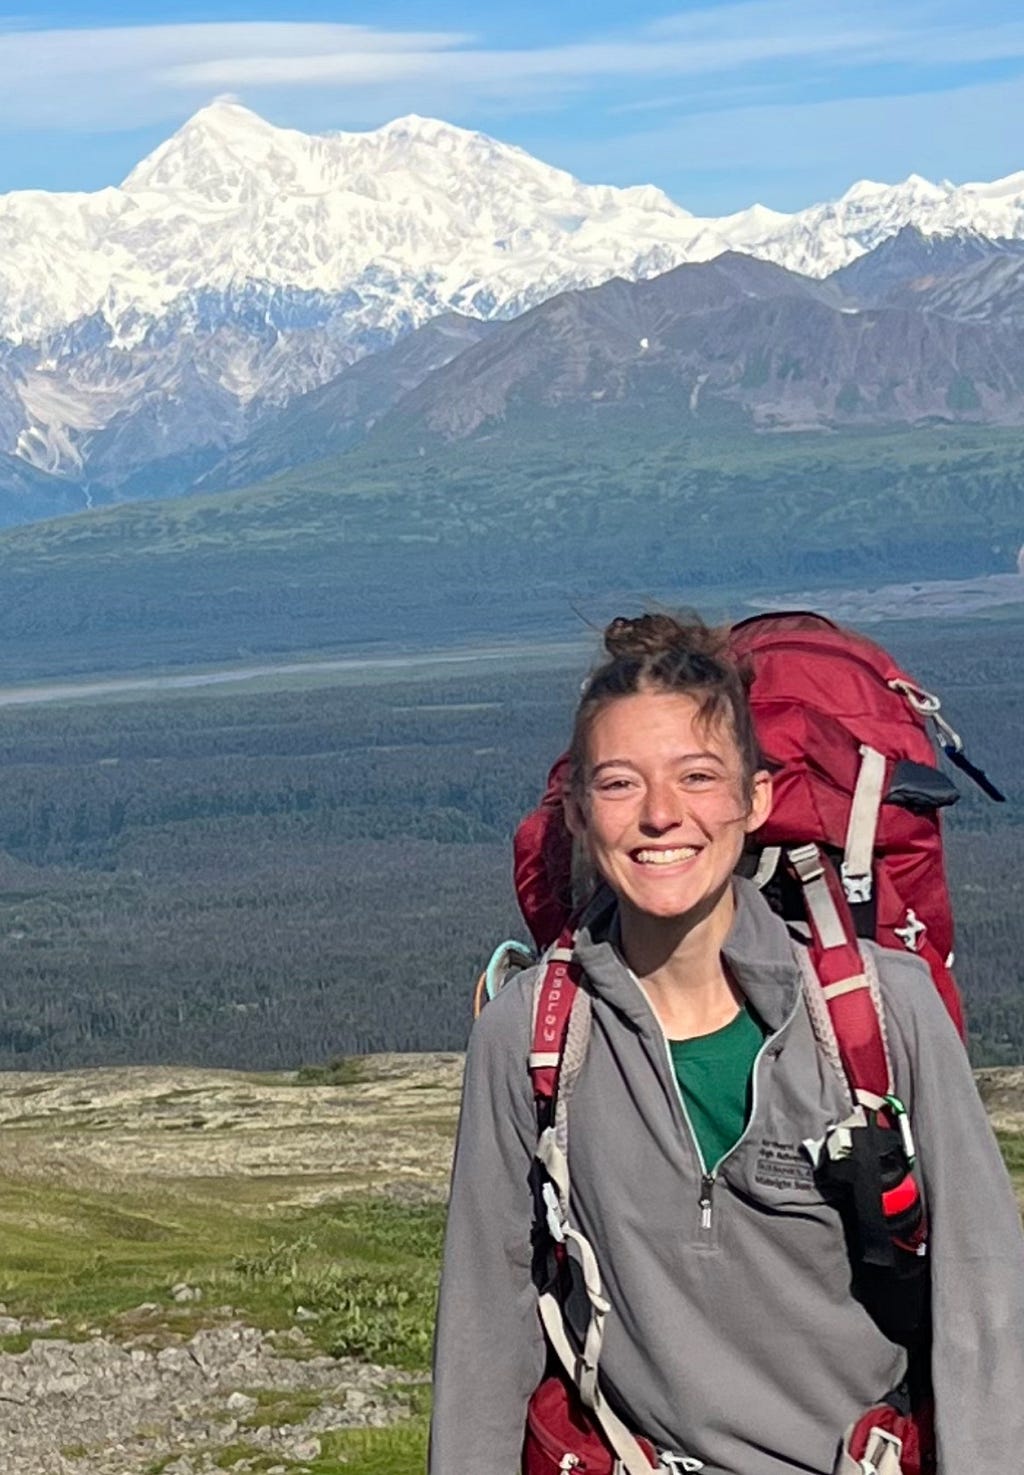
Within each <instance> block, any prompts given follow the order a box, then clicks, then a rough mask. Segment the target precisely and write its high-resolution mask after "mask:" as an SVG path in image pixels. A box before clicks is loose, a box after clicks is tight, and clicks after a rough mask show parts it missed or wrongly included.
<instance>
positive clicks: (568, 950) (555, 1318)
mask: <svg viewBox="0 0 1024 1475" xmlns="http://www.w3.org/2000/svg"><path fill="white" fill-rule="evenodd" d="M541 962H542V965H543V966H542V969H541V972H540V975H539V977H538V979H537V984H536V987H535V990H534V1008H533V1039H532V1048H531V1050H530V1058H529V1070H530V1077H531V1080H532V1082H533V1095H534V1101H535V1103H536V1107H537V1149H536V1161H537V1164H538V1167H539V1170H540V1200H541V1205H542V1208H543V1218H544V1227H545V1228H546V1230H547V1234H548V1237H549V1239H550V1242H551V1245H552V1247H553V1249H554V1253H555V1258H556V1261H558V1262H560V1263H563V1264H564V1263H565V1259H566V1257H567V1256H568V1253H569V1249H570V1246H571V1247H572V1251H573V1254H574V1257H575V1259H576V1261H577V1263H578V1265H579V1268H580V1272H581V1274H582V1280H583V1289H584V1291H585V1293H586V1299H587V1302H589V1308H590V1314H589V1319H588V1322H587V1327H586V1331H585V1332H584V1334H583V1337H582V1340H581V1342H580V1344H579V1345H576V1344H575V1342H574V1340H573V1338H571V1337H570V1335H569V1330H568V1327H567V1325H566V1317H565V1306H564V1304H563V1299H562V1297H561V1295H560V1294H559V1290H558V1286H559V1277H558V1275H557V1274H556V1275H555V1277H553V1279H552V1281H551V1283H550V1284H549V1285H548V1286H546V1287H545V1288H544V1289H543V1290H541V1291H540V1292H539V1294H538V1309H539V1311H540V1318H541V1322H542V1324H543V1327H544V1332H545V1335H546V1337H547V1340H548V1344H549V1346H550V1347H551V1349H552V1351H553V1352H554V1353H555V1355H556V1356H557V1358H558V1360H559V1362H560V1363H561V1364H562V1367H563V1369H564V1370H565V1373H566V1375H567V1376H568V1378H569V1379H570V1381H571V1382H572V1384H573V1386H574V1387H575V1388H576V1390H577V1392H578V1393H579V1395H580V1398H581V1400H582V1402H583V1403H584V1405H585V1406H586V1407H587V1408H588V1409H589V1410H590V1411H591V1413H592V1414H593V1416H594V1419H595V1420H596V1422H597V1424H598V1426H599V1427H600V1430H601V1432H602V1434H603V1435H604V1438H605V1440H606V1441H607V1443H608V1446H609V1447H610V1449H611V1450H612V1452H613V1453H614V1455H615V1457H616V1467H615V1468H616V1470H617V1471H622V1472H624V1475H651V1469H652V1460H650V1459H649V1458H648V1457H647V1455H646V1453H645V1451H644V1449H643V1447H642V1446H641V1444H640V1443H639V1442H638V1440H637V1439H636V1436H635V1435H634V1434H633V1433H632V1432H631V1431H630V1430H629V1429H628V1428H627V1426H626V1425H625V1424H624V1423H623V1422H622V1420H621V1419H620V1418H619V1416H618V1415H617V1414H616V1413H615V1411H614V1409H612V1408H611V1407H610V1406H609V1405H608V1403H607V1401H606V1399H605V1397H604V1394H603V1392H602V1390H601V1386H600V1383H599V1381H598V1364H599V1361H600V1356H601V1345H602V1342H603V1340H604V1323H605V1318H606V1316H607V1315H608V1312H609V1310H610V1309H611V1308H610V1303H609V1301H608V1299H607V1297H606V1296H605V1294H604V1290H603V1287H602V1283H601V1272H600V1268H599V1266H598V1263H597V1256H596V1255H595V1253H594V1248H593V1246H592V1245H591V1243H590V1241H589V1240H588V1239H587V1238H586V1236H585V1235H583V1234H581V1233H580V1231H579V1230H577V1229H574V1228H573V1227H572V1226H571V1225H570V1223H569V1198H570V1181H569V1131H568V1106H569V1100H570V1098H571V1096H572V1091H573V1087H574V1085H575V1083H576V1079H577V1077H578V1075H579V1072H580V1068H581V1066H582V1065H583V1061H584V1059H585V1057H586V1053H587V1045H588V1044H589V1041H590V1027H591V1008H590V995H589V993H588V992H587V991H586V989H584V988H581V987H580V982H581V977H582V973H581V969H580V966H579V964H578V963H577V962H576V961H575V958H574V955H573V935H572V931H571V929H569V928H566V930H565V931H564V932H563V933H562V935H561V936H560V937H559V938H558V941H557V942H556V944H555V946H554V947H552V948H550V949H549V950H548V951H547V953H545V955H544V957H543V958H542V960H541Z"/></svg>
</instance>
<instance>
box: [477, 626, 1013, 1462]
mask: <svg viewBox="0 0 1024 1475" xmlns="http://www.w3.org/2000/svg"><path fill="white" fill-rule="evenodd" d="M729 647H730V653H731V654H732V656H733V657H734V659H736V660H737V661H740V662H742V663H743V664H744V665H746V666H747V668H748V669H749V670H750V671H751V674H752V685H751V689H750V701H751V707H752V711H753V715H754V721H755V726H756V729H757V735H758V740H759V743H760V746H761V750H762V752H763V754H764V758H765V761H766V763H767V765H768V767H769V768H770V769H772V771H773V778H774V802H773V807H772V812H771V814H770V815H769V817H768V819H767V820H766V822H765V824H764V825H763V826H762V827H761V828H760V829H759V830H758V831H757V832H756V833H755V834H754V835H753V836H752V837H751V846H750V854H749V855H748V857H747V859H748V861H749V867H748V868H749V870H750V872H751V874H752V875H753V877H754V879H755V881H756V882H757V884H758V885H760V886H761V887H762V889H763V890H764V891H765V893H766V895H767V896H768V898H769V900H770V902H771V903H772V905H773V906H774V907H775V909H776V910H778V911H779V912H780V913H781V914H782V915H783V916H784V917H786V918H787V920H789V921H791V922H793V923H794V924H796V925H801V924H802V925H803V927H804V929H805V931H806V932H807V933H808V934H809V940H808V944H807V949H806V959H807V962H808V964H809V967H810V970H811V976H812V982H813V984H814V985H815V986H814V987H813V995H814V996H817V995H819V989H818V987H817V985H819V984H820V998H821V1000H822V1002H821V1003H815V1009H814V1010H812V1012H816V1013H817V1014H818V1016H819V1019H818V1023H819V1024H821V1025H822V1027H823V1028H824V1029H825V1030H826V1031H827V1032H828V1035H829V1037H830V1038H831V1040H832V1042H833V1044H834V1046H836V1047H837V1048H838V1055H839V1057H840V1059H841V1061H842V1068H843V1071H844V1073H845V1076H846V1079H847V1083H848V1085H849V1088H850V1092H851V1096H852V1097H853V1099H854V1100H855V1101H856V1102H857V1104H858V1108H859V1110H860V1112H861V1115H862V1117H863V1123H862V1125H864V1126H866V1127H867V1128H868V1130H867V1131H862V1132H854V1133H852V1134H851V1133H850V1132H847V1133H846V1143H845V1146H843V1147H842V1149H838V1150H837V1151H836V1153H835V1157H836V1161H835V1162H834V1163H833V1164H826V1167H828V1168H829V1170H830V1171H832V1173H833V1176H834V1177H835V1178H836V1180H837V1181H839V1182H842V1183H845V1185H846V1186H847V1187H848V1188H849V1189H850V1191H851V1193H852V1194H853V1197H854V1199H855V1201H856V1203H857V1205H858V1209H857V1217H858V1229H859V1248H858V1250H857V1255H856V1258H857V1260H858V1261H859V1273H860V1274H861V1276H862V1278H866V1280H867V1286H866V1294H865V1300H866V1304H871V1305H872V1309H873V1312H874V1314H876V1319H877V1320H878V1321H879V1323H880V1324H881V1325H883V1327H884V1329H885V1330H886V1331H887V1332H888V1334H889V1335H890V1336H892V1337H893V1338H894V1340H900V1341H903V1342H905V1343H906V1344H907V1345H908V1346H910V1347H913V1346H914V1344H915V1342H916V1341H918V1340H919V1338H920V1337H921V1336H923V1335H925V1334H926V1332H925V1329H926V1327H927V1286H928V1275H927V1261H926V1258H925V1256H926V1248H927V1226H926V1224H925V1222H924V1214H923V1207H922V1203H921V1198H920V1194H919V1191H918V1187H917V1183H916V1179H915V1176H914V1161H915V1154H914V1144H913V1137H912V1134H911V1131H910V1124H909V1120H908V1118H907V1115H906V1112H905V1110H904V1108H903V1106H902V1103H901V1102H900V1101H899V1100H898V1098H897V1097H896V1095H895V1091H894V1082H893V1075H892V1068H891V1063H890V1060H889V1055H888V1049H887V1046H886V1043H885V1033H884V1028H883V1023H882V1019H881V1014H880V999H879V995H878V991H877V986H876V981H873V979H872V968H871V966H870V960H869V959H866V958H865V956H864V955H863V954H862V950H861V948H860V946H859V941H858V939H859V938H871V939H873V940H875V941H876V942H877V943H879V944H881V945H882V946H883V947H889V948H895V949H906V950H908V951H910V952H912V953H915V954H917V956H919V957H920V958H922V960H923V961H925V962H926V963H927V964H928V967H929V969H930V971H931V975H932V978H933V980H934V982H935V986H936V988H937V989H938V991H939V993H940V995H941V997H942V999H943V1002H944V1003H945V1005H946V1008H947V1009H948V1011H949V1013H950V1015H951V1016H952V1018H953V1020H954V1022H955V1023H956V1025H957V1028H958V1029H959V1030H960V1032H961V1034H963V1013H962V1009H961V1003H960V996H959V993H958V991H957V988H956V984H955V982H954V980H953V976H952V973H951V971H950V970H951V967H952V962H953V951H952V950H953V925H952V913H951V907H950V901H949V892H948V887H947V884H946V877H945V870H944V866H943V859H942V839H941V822H940V811H941V809H942V808H943V807H945V806H946V805H949V804H952V803H954V802H955V801H956V799H957V798H958V797H959V795H958V792H957V790H956V788H955V786H954V785H953V784H952V783H951V782H950V780H949V779H948V778H947V777H946V776H945V775H944V774H943V772H942V771H941V770H940V769H939V767H938V764H937V761H936V754H935V746H934V742H933V738H932V734H931V732H930V730H929V728H930V726H931V727H933V728H934V731H935V735H936V737H937V738H938V740H939V742H940V743H941V745H942V748H943V750H944V751H945V753H946V755H947V757H948V758H949V759H950V760H951V762H953V763H954V764H955V765H956V766H957V767H958V768H960V769H961V770H962V771H964V772H965V773H967V774H968V775H969V776H970V777H971V778H972V779H974V781H975V782H976V783H978V784H979V786H980V787H981V788H982V789H983V790H984V791H985V792H986V793H988V794H989V796H990V797H991V798H993V799H996V800H1002V798H1003V796H1002V795H1001V794H1000V793H999V791H998V790H997V789H995V788H994V786H993V785H992V784H991V783H990V782H989V780H988V779H987V778H986V776H985V775H984V773H983V772H982V771H981V770H980V769H978V768H976V767H975V766H974V765H973V764H971V763H970V762H969V760H968V759H967V758H966V755H965V754H964V751H963V744H962V742H961V741H960V738H959V737H958V735H957V734H956V733H955V732H954V731H953V729H952V728H951V727H950V726H949V725H948V723H946V722H945V720H944V719H943V718H942V716H941V715H940V705H939V701H938V699H937V698H936V697H935V696H933V695H932V694H931V693H930V692H927V691H925V690H924V689H923V688H922V687H921V686H920V685H918V683H917V682H915V681H914V680H913V679H912V678H911V677H910V676H908V675H907V674H906V673H905V672H904V671H903V670H902V669H901V668H900V667H899V666H898V665H897V664H896V663H895V661H894V660H893V659H892V657H891V656H889V655H888V654H887V653H886V652H885V651H884V650H882V649H881V647H879V646H877V645H875V644H874V643H873V642H872V641H870V640H868V639H866V638H865V637H864V636H861V635H859V634H856V633H854V632H852V631H849V630H844V629H842V628H840V627H839V626H837V625H834V624H832V623H831V622H830V621H829V620H826V619H823V618H822V617H820V616H818V615H813V614H806V613H787V614H769V615H761V616H756V617H754V618H753V619H749V620H745V621H743V622H742V623H741V624H738V625H736V626H734V628H733V630H732V632H731V635H730V640H729ZM567 777H568V757H567V756H566V755H563V756H562V757H561V758H560V759H559V760H558V761H557V762H556V764H555V765H554V767H553V768H552V770H551V773H550V775H549V778H548V785H547V790H546V792H545V794H544V796H543V798H542V800H541V802H540V805H539V806H538V808H537V809H536V810H534V812H533V813H532V814H530V815H529V816H527V818H526V819H524V820H523V822H522V823H521V825H520V826H519V828H518V830H517V832H516V836H515V845H514V854H515V864H514V870H515V884H516V892H517V895H518V898H519V903H520V907H521V910H522V912H523V916H524V918H525V919H526V922H527V924H528V926H529V928H530V931H531V933H532V934H533V937H534V940H535V942H536V943H537V945H538V946H539V947H540V948H541V949H547V950H548V952H547V954H546V957H547V966H546V968H545V971H544V973H543V974H542V975H541V979H540V982H539V985H538V993H537V1006H536V1011H535V1033H534V1040H533V1050H532V1052H531V1057H530V1070H531V1076H532V1079H533V1087H534V1096H535V1099H536V1103H537V1113H538V1127H539V1132H540V1136H541V1139H542V1141H543V1138H544V1132H545V1128H546V1127H548V1126H549V1125H550V1123H551V1121H552V1120H553V1117H554V1114H555V1110H556V1104H557V1102H558V1099H559V1093H560V1091H561V1090H562V1088H563V1084H564V1083H563V1080H562V1064H563V1055H564V1051H565V1042H566V1034H567V1031H568V1029H569V1025H570V1020H571V1016H572V1012H573V1008H574V1003H575V999H576V995H577V986H576V979H575V978H574V977H573V973H574V965H573V963H572V961H571V950H572V933H573V928H572V916H573V911H574V898H573V895H572V840H571V837H570V835H569V833H568V831H567V829H566V827H565V823H564V819H563V814H562V795H563V792H564V788H565V783H566V779H567ZM523 961H524V958H523V956H522V950H520V953H519V954H518V955H516V954H511V955H510V953H509V952H508V945H506V947H505V949H499V950H498V953H497V954H496V955H495V958H494V959H492V963H491V966H490V968H489V969H488V972H487V973H486V974H485V975H484V976H483V977H482V979H481V982H480V985H479V986H478V1001H479V1002H481V1003H482V1001H483V999H484V998H485V996H489V995H490V994H491V993H492V992H493V990H494V988H495V987H497V986H500V982H501V973H502V970H503V967H504V966H506V965H507V964H508V962H511V963H512V965H513V966H521V965H522V962H523ZM812 1002H814V1000H812ZM822 1021H823V1023H822ZM851 1136H852V1139H853V1142H852V1146H851V1143H850V1140H849V1139H850V1138H851ZM566 1171H567V1170H566ZM865 1184H867V1191H865ZM563 1197H567V1195H562V1194H560V1193H558V1194H556V1195H555V1198H556V1199H558V1198H563ZM865 1206H866V1207H865ZM550 1207H551V1204H550V1203H549V1204H548V1208H549V1209H550ZM563 1209H564V1210H567V1204H563ZM562 1217H563V1221H565V1220H566V1214H565V1213H563V1216H562ZM551 1222H552V1221H551V1220H550V1217H549V1223H551ZM556 1237H557V1236H556ZM855 1268H857V1267H855ZM875 1308H877V1310H876V1309H875ZM919 1360H923V1359H919ZM563 1361H564V1359H563ZM550 1391H551V1390H550V1386H549V1387H548V1395H549V1396H550ZM568 1402H569V1407H570V1409H571V1408H572V1407H573V1400H572V1394H571V1391H570V1393H569V1395H568ZM895 1402H896V1403H898V1399H897V1400H895ZM572 1417H573V1419H574V1420H575V1422H576V1423H578V1422H579V1412H578V1410H575V1411H574V1412H573V1414H572ZM599 1422H600V1421H599ZM598 1437H600V1436H598ZM872 1441H874V1442H873V1443H872ZM886 1441H891V1442H892V1443H893V1445H894V1446H897V1447H901V1448H902V1462H903V1470H904V1475H916V1472H918V1471H921V1472H924V1471H927V1470H929V1469H930V1468H933V1463H934V1454H933V1447H932V1436H931V1429H930V1413H929V1409H928V1403H927V1396H926V1394H922V1393H921V1392H920V1390H917V1391H915V1394H914V1397H913V1406H912V1407H910V1406H904V1407H902V1408H900V1407H890V1406H888V1405H886V1406H884V1407H882V1408H881V1409H873V1410H870V1411H868V1413H866V1414H865V1416H864V1418H863V1419H862V1420H861V1421H860V1422H859V1424H858V1425H857V1426H856V1427H855V1428H854V1430H852V1431H850V1432H849V1436H848V1447H849V1448H850V1450H851V1453H853V1456H854V1458H857V1459H860V1458H863V1457H864V1456H863V1448H862V1447H866V1446H867V1445H868V1444H869V1443H871V1447H872V1449H875V1448H876V1447H877V1448H878V1449H882V1448H883V1446H884V1445H885V1443H886ZM567 1457H568V1456H567ZM609 1458H610V1459H611V1454H609ZM610 1467H611V1466H610V1465H609V1468H610ZM630 1467H632V1462H630ZM527 1468H528V1469H530V1468H533V1467H531V1465H530V1462H529V1460H528V1461H527ZM536 1468H538V1469H541V1468H544V1467H543V1466H542V1465H537V1466H536Z"/></svg>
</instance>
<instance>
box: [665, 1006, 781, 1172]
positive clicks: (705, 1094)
mask: <svg viewBox="0 0 1024 1475" xmlns="http://www.w3.org/2000/svg"><path fill="white" fill-rule="evenodd" d="M767 1033H768V1031H767V1029H766V1028H765V1027H764V1025H763V1024H762V1023H761V1021H760V1020H759V1019H758V1017H757V1015H756V1014H754V1013H752V1011H751V1010H750V1009H749V1008H748V1007H746V1006H745V1007H744V1008H742V1009H741V1010H740V1012H739V1013H738V1014H737V1015H736V1018H735V1019H732V1020H730V1021H729V1023H728V1024H726V1025H723V1027H722V1028H721V1029H716V1030H713V1031H712V1033H711V1034H709V1035H697V1036H695V1037H694V1038H693V1039H692V1040H669V1046H668V1047H669V1050H670V1051H671V1052H672V1066H673V1068H674V1070H675V1073H676V1080H677V1081H678V1082H679V1089H680V1091H681V1092H682V1094H683V1100H684V1102H685V1103H686V1110H687V1113H688V1114H689V1118H690V1121H691V1122H692V1124H693V1130H694V1132H695V1133H696V1135H697V1141H698V1142H699V1144H700V1151H701V1157H702V1158H703V1159H704V1165H705V1167H706V1168H707V1169H708V1170H709V1171H710V1170H711V1169H712V1168H713V1167H714V1166H715V1164H716V1163H717V1162H719V1161H720V1159H722V1158H723V1157H725V1155H726V1153H727V1152H731V1151H732V1149H733V1148H734V1147H735V1146H736V1144H737V1142H738V1141H739V1140H740V1138H741V1137H742V1136H743V1132H744V1130H745V1128H746V1125H747V1121H748V1119H749V1116H750V1104H751V1092H752V1088H753V1079H754V1061H755V1059H756V1058H757V1052H758V1050H760V1048H761V1045H762V1043H763V1042H764V1037H765V1035H766V1034H767Z"/></svg>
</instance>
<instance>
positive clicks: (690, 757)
mask: <svg viewBox="0 0 1024 1475" xmlns="http://www.w3.org/2000/svg"><path fill="white" fill-rule="evenodd" d="M709 760H710V761H711V762H712V763H717V764H718V766H719V768H724V767H725V763H724V762H723V760H722V759H721V758H720V757H719V755H718V754H717V753H705V752H701V753H679V754H678V755H677V756H676V757H675V758H674V759H673V760H672V761H673V762H674V763H693V762H695V761H700V762H702V763H706V762H708V761H709ZM603 768H631V769H633V771H634V772H639V768H638V765H637V764H636V763H634V761H633V759H632V758H602V759H601V762H600V763H595V764H594V766H593V768H592V769H591V770H590V776H591V778H594V777H596V775H597V774H599V773H600V772H601V770H602V769H603Z"/></svg>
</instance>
